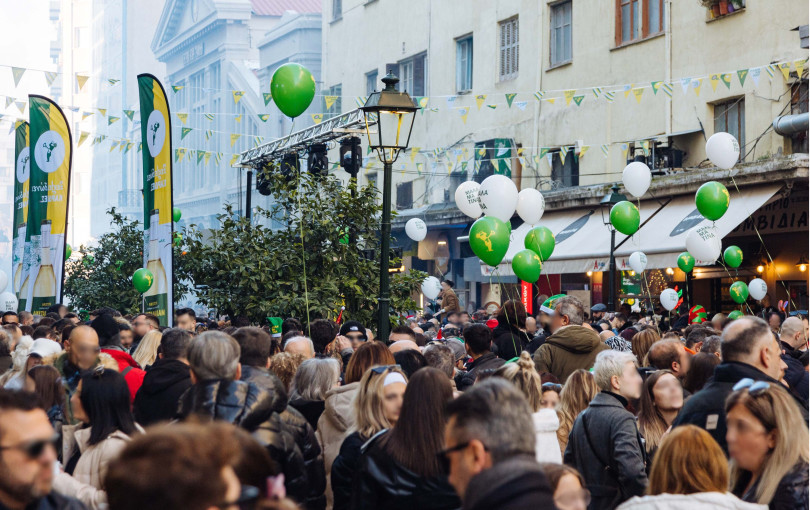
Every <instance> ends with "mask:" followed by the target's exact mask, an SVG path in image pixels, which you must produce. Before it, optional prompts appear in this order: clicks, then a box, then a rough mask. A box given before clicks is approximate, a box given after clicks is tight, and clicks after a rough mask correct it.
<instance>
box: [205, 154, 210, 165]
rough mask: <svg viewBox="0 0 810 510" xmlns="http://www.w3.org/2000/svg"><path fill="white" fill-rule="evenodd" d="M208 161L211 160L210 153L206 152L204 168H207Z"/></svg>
mask: <svg viewBox="0 0 810 510" xmlns="http://www.w3.org/2000/svg"><path fill="white" fill-rule="evenodd" d="M210 160H211V153H210V152H206V153H205V163H204V165H205V166H208V161H210Z"/></svg>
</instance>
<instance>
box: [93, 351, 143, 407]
mask: <svg viewBox="0 0 810 510" xmlns="http://www.w3.org/2000/svg"><path fill="white" fill-rule="evenodd" d="M101 352H103V353H105V354H109V355H110V357H111V358H112V359H114V360H115V361H116V362H117V363H118V371H119V372H120V373H121V375H123V376H124V380H125V381H126V382H127V387H129V401H130V403H132V402H135V394H136V393H138V390H139V389H141V385H142V384H143V378H144V376H146V371H144V370H143V369H142V368H141V366H140V365H138V362H137V361H135V360H134V359H133V358H132V356H130V355H129V353H128V352H126V351H124V350H121V348H119V347H110V346H108V347H106V348H104V349H101Z"/></svg>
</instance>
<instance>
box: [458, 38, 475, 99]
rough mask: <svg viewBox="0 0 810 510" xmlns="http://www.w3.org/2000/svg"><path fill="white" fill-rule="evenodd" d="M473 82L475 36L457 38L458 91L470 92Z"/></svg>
mask: <svg viewBox="0 0 810 510" xmlns="http://www.w3.org/2000/svg"><path fill="white" fill-rule="evenodd" d="M472 83H473V38H472V36H471V35H469V36H467V37H463V38H461V39H457V40H456V91H457V92H469V91H470V90H472Z"/></svg>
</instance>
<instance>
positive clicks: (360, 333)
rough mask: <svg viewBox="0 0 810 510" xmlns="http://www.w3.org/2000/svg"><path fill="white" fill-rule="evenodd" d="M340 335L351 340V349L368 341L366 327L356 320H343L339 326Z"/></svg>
mask: <svg viewBox="0 0 810 510" xmlns="http://www.w3.org/2000/svg"><path fill="white" fill-rule="evenodd" d="M340 335H341V336H345V337H346V338H348V339H349V340H350V341H351V342H352V349H355V350H356V349H357V348H358V347H360V346H361V345H363V343H364V342H366V341H368V336H367V335H366V328H365V326H363V325H362V324H360V322H358V321H346V322H344V323H343V325H342V326H341V327H340Z"/></svg>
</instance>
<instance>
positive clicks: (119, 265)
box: [115, 260, 124, 271]
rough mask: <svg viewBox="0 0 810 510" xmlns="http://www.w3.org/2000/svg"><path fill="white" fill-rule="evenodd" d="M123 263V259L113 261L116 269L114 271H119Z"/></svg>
mask: <svg viewBox="0 0 810 510" xmlns="http://www.w3.org/2000/svg"><path fill="white" fill-rule="evenodd" d="M123 265H124V261H123V260H116V261H115V270H116V271H120V270H121V266H123Z"/></svg>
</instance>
